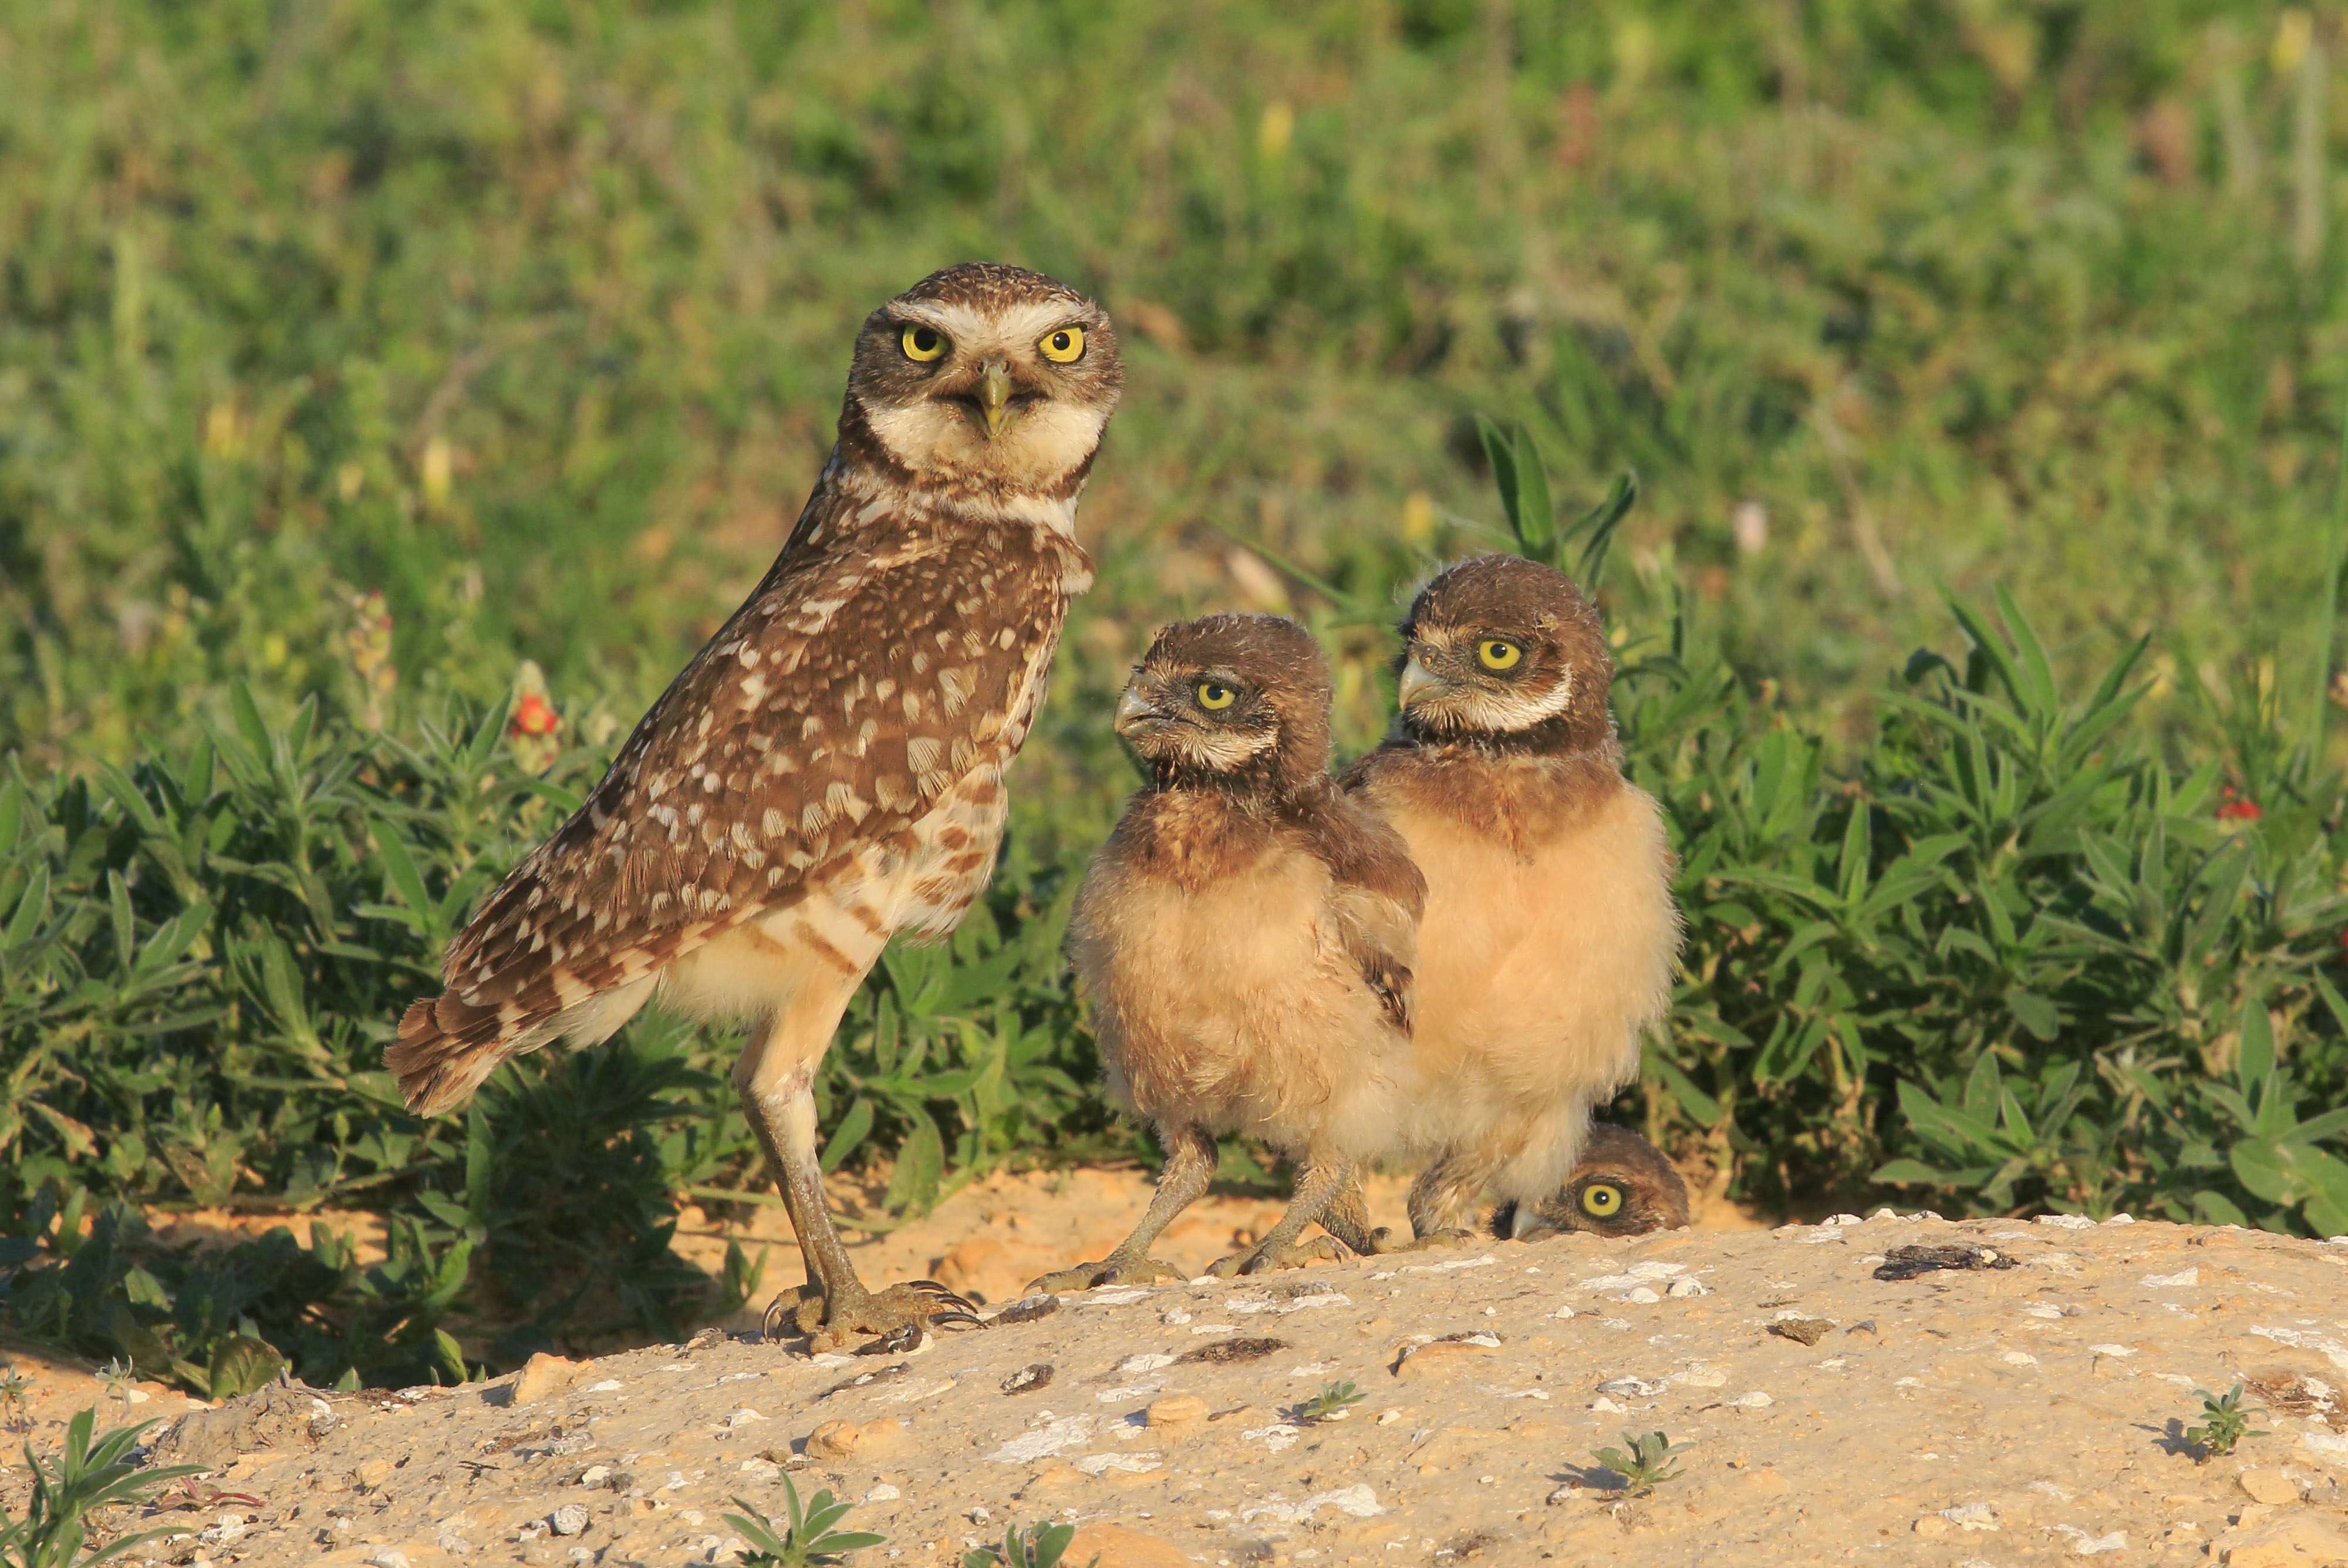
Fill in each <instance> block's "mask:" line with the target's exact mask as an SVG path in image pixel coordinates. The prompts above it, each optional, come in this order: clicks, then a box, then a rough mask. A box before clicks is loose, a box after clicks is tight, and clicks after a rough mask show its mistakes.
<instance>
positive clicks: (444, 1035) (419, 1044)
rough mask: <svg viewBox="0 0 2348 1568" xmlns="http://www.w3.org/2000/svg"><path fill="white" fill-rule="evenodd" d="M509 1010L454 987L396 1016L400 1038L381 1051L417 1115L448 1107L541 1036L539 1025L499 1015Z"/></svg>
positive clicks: (428, 1113)
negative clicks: (477, 1000)
mask: <svg viewBox="0 0 2348 1568" xmlns="http://www.w3.org/2000/svg"><path fill="white" fill-rule="evenodd" d="M506 1012H510V1008H507V1009H500V1008H498V1007H494V1006H489V1007H484V1006H476V1005H474V1004H473V1003H470V1002H468V1001H466V1000H465V999H464V998H463V997H461V996H459V995H457V994H456V993H455V992H453V991H451V992H448V993H447V994H446V995H439V996H427V997H424V998H423V999H422V1000H420V1001H417V1002H415V1003H413V1004H411V1005H410V1006H409V1007H408V1009H407V1014H406V1016H403V1017H402V1018H401V1019H400V1020H399V1038H398V1039H397V1040H396V1042H394V1043H393V1044H392V1045H391V1047H389V1048H388V1049H386V1051H385V1052H384V1053H383V1063H384V1066H386V1067H387V1068H390V1069H391V1070H392V1073H393V1075H394V1076H395V1077H396V1078H398V1079H399V1092H400V1093H401V1094H402V1095H403V1096H405V1097H406V1098H407V1109H410V1110H412V1111H415V1112H416V1113H417V1115H419V1116H438V1115H439V1114H440V1113H441V1112H442V1111H444V1110H448V1109H451V1108H453V1107H455V1106H457V1105H458V1104H460V1103H461V1102H462V1101H463V1100H464V1099H466V1098H467V1097H468V1096H469V1095H470V1094H471V1093H472V1092H473V1091H474V1090H475V1089H476V1088H479V1087H480V1084H481V1080H482V1079H483V1078H488V1077H489V1074H491V1073H492V1072H495V1071H496V1070H497V1068H498V1064H499V1063H500V1062H502V1061H504V1060H505V1059H506V1058H507V1057H510V1056H512V1055H514V1054H515V1053H516V1052H518V1051H524V1050H528V1049H529V1048H530V1047H531V1046H533V1045H536V1044H539V1043H540V1042H541V1040H542V1039H543V1037H544V1031H543V1026H542V1025H541V1026H540V1027H538V1028H532V1027H530V1026H529V1025H528V1024H527V1023H525V1022H524V1021H522V1020H520V1019H516V1018H512V1017H510V1016H503V1015H504V1014H505V1013H506ZM534 1037H535V1038H534Z"/></svg>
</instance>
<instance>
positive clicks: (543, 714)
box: [506, 692, 562, 735]
mask: <svg viewBox="0 0 2348 1568" xmlns="http://www.w3.org/2000/svg"><path fill="white" fill-rule="evenodd" d="M561 727H562V716H561V714H559V713H557V712H555V711H554V708H553V707H552V705H551V704H550V703H548V701H547V700H546V699H545V698H544V697H542V696H539V695H538V694H537V693H536V692H524V693H523V694H522V698H521V701H520V702H518V703H516V704H515V705H514V713H513V717H512V719H511V720H510V721H509V722H508V723H507V725H506V733H507V734H508V735H552V734H553V733H554V732H555V731H556V730H557V729H559V728H561Z"/></svg>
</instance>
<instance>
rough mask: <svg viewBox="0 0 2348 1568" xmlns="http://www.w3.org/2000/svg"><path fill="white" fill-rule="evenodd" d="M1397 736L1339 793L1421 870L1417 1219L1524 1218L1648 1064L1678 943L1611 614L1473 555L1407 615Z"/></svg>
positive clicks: (1500, 560) (1551, 582)
mask: <svg viewBox="0 0 2348 1568" xmlns="http://www.w3.org/2000/svg"><path fill="white" fill-rule="evenodd" d="M1402 635H1403V640H1404V643H1405V645H1406V647H1405V653H1404V657H1403V665H1402V680H1401V706H1402V713H1401V718H1400V723H1399V726H1398V733H1397V735H1396V736H1395V738H1392V739H1390V740H1388V741H1387V742H1385V744H1384V745H1382V746H1380V747H1379V748H1377V749H1375V750H1374V751H1372V752H1370V753H1369V754H1368V755H1367V756H1365V757H1364V758H1362V759H1361V760H1360V761H1359V762H1357V763H1355V764H1354V767H1353V768H1352V769H1349V770H1348V772H1347V774H1346V777H1345V787H1346V789H1348V791H1349V792H1350V793H1352V794H1353V795H1354V798H1355V799H1359V800H1361V801H1363V802H1364V803H1365V804H1367V805H1368V806H1370V807H1371V808H1373V809H1374V810H1375V811H1376V812H1377V813H1378V815H1379V816H1380V817H1381V818H1383V819H1384V820H1385V821H1387V822H1389V823H1391V824H1392V825H1393V826H1394V827H1395V829H1396V830H1399V831H1400V832H1401V834H1402V836H1403V838H1404V839H1405V840H1406V841H1407V842H1408V844H1409V846H1410V852H1411V858H1412V859H1413V860H1414V861H1416V863H1417V866H1418V869H1419V870H1420V872H1422V873H1423V874H1424V875H1425V876H1426V884H1427V902H1426V915H1425V918H1424V921H1423V922H1422V923H1421V926H1420V932H1419V945H1418V962H1417V964H1416V965H1415V966H1414V969H1415V972H1416V975H1417V980H1418V985H1417V995H1416V1006H1417V1029H1416V1057H1415V1060H1416V1064H1417V1066H1418V1068H1419V1071H1420V1073H1421V1075H1422V1090H1421V1092H1420V1093H1418V1094H1416V1096H1414V1097H1413V1099H1412V1102H1411V1111H1412V1115H1411V1116H1410V1118H1409V1119H1408V1120H1407V1122H1406V1127H1405V1134H1406V1141H1407V1142H1408V1143H1409V1144H1410V1145H1412V1146H1414V1147H1416V1149H1418V1150H1423V1151H1425V1152H1426V1153H1427V1154H1428V1155H1429V1156H1430V1157H1431V1162H1430V1163H1429V1164H1428V1165H1427V1167H1426V1170H1425V1171H1423V1173H1422V1174H1421V1175H1420V1177H1419V1179H1418V1181H1417V1182H1416V1184H1415V1185H1414V1186H1413V1187H1412V1189H1411V1194H1410V1200H1409V1206H1410V1219H1411V1227H1412V1230H1413V1231H1414V1232H1415V1233H1416V1237H1417V1238H1418V1240H1419V1241H1420V1242H1421V1243H1424V1242H1426V1240H1428V1239H1429V1238H1431V1237H1435V1236H1437V1235H1438V1234H1444V1235H1447V1236H1451V1237H1455V1238H1456V1237H1457V1236H1459V1235H1460V1234H1461V1233H1458V1232H1456V1231H1453V1230H1451V1229H1450V1227H1454V1226H1457V1225H1458V1224H1459V1223H1460V1217H1461V1215H1462V1214H1463V1212H1466V1211H1468V1210H1469V1209H1471V1208H1472V1206H1473V1205H1474V1204H1475V1203H1476V1202H1477V1200H1478V1197H1479V1195H1481V1194H1483V1193H1485V1192H1486V1191H1489V1192H1490V1193H1491V1194H1492V1195H1493V1196H1495V1197H1497V1198H1498V1200H1499V1201H1500V1202H1503V1203H1509V1202H1513V1203H1515V1204H1516V1205H1517V1208H1516V1209H1515V1211H1514V1212H1515V1214H1516V1215H1517V1216H1518V1219H1517V1224H1518V1225H1519V1227H1520V1228H1523V1227H1529V1226H1530V1225H1531V1224H1532V1223H1533V1217H1534V1214H1535V1212H1536V1208H1537V1206H1538V1205H1539V1204H1540V1203H1542V1202H1547V1201H1550V1200H1552V1199H1554V1198H1555V1197H1556V1196H1557V1194H1558V1192H1559V1191H1560V1188H1561V1187H1562V1186H1563V1184H1564V1183H1565V1181H1566V1180H1567V1178H1568V1175H1569V1173H1570V1172H1571V1171H1572V1170H1573V1167H1574V1161H1575V1159H1576V1157H1577V1155H1578V1154H1579V1153H1580V1151H1581V1143H1582V1139H1583V1137H1584V1135H1585V1133H1586V1131H1587V1130H1588V1127H1589V1123H1590V1110H1591V1106H1593V1105H1596V1104H1601V1103H1603V1102H1604V1101H1605V1100H1606V1099H1608V1098H1609V1097H1611V1096H1612V1094H1613V1093H1614V1091H1615V1089H1616V1088H1618V1087H1620V1086H1621V1085H1622V1084H1624V1083H1627V1082H1629V1081H1631V1080H1632V1078H1635V1077H1636V1076H1637V1074H1638V1070H1639V1044H1640V1037H1641V1035H1642V1034H1643V1032H1644V1031H1645V1030H1646V1029H1647V1028H1648V1027H1649V1026H1652V1025H1653V1024H1654V1023H1655V1022H1656V1021H1657V1020H1659V1019H1660V1018H1661V1017H1662V1016H1663V1011H1664V1008H1665V1005H1666V1002H1667V1000H1668V997H1669V995H1670V987H1671V979H1672V970H1673V962H1674V960H1675V958H1676V956H1677V954H1678V952H1679V944H1680V916H1679V911H1678V909H1677V907H1676V906H1675V905H1674V904H1673V902H1672V891H1671V884H1672V872H1673V861H1672V854H1671V850H1670V848H1669V846H1668V844H1667V843H1666V841H1665V839H1664V834H1663V814H1662V812H1661V810H1659V809H1658V808H1657V807H1656V804H1655V802H1654V800H1653V798H1652V797H1650V796H1649V795H1648V794H1647V793H1646V792H1645V791H1643V790H1642V789H1638V788H1636V787H1635V786H1633V785H1632V784H1631V783H1630V782H1629V781H1628V780H1626V779H1624V778H1623V777H1622V768H1621V760H1622V750H1621V748H1620V746H1619V745H1618V744H1617V742H1616V739H1615V735H1614V719H1613V714H1612V710H1611V709H1610V708H1609V707H1608V706H1607V687H1608V686H1609V685H1610V684H1611V682H1612V679H1613V661H1612V657H1611V656H1610V655H1608V652H1607V647H1606V637H1605V632H1604V629H1603V627H1602V626H1601V624H1600V623H1599V618H1598V612H1597V609H1596V607H1595V606H1594V605H1592V604H1591V603H1590V601H1589V600H1588V599H1587V598H1585V597H1584V596H1583V595H1582V593H1581V590H1580V589H1578V588H1576V587H1575V586H1574V585H1573V583H1572V582H1571V581H1570V580H1569V579H1568V578H1567V577H1566V576H1565V575H1564V573H1560V572H1557V571H1555V570H1553V569H1551V568H1550V567H1547V566H1542V565H1539V564H1537V563H1535V562H1529V561H1525V560H1520V559H1519V558H1518V557H1515V556H1509V555H1495V556H1487V557H1483V558H1481V559H1478V560H1474V561H1469V562H1464V563H1462V564H1460V565H1457V566H1455V567H1452V568H1451V569H1450V570H1448V571H1447V572H1445V573H1442V574H1441V575H1439V576H1437V578H1436V579H1435V580H1434V581H1433V582H1431V583H1428V584H1427V585H1426V588H1424V589H1423V590H1421V591H1420V593H1419V594H1418V596H1417V598H1416V600H1415V601H1414V602H1413V603H1412V605H1411V609H1410V614H1409V616H1408V618H1407V619H1406V621H1405V622H1404V623H1403V625H1402Z"/></svg>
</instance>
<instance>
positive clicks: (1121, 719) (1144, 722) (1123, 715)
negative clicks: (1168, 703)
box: [1116, 686, 1159, 736]
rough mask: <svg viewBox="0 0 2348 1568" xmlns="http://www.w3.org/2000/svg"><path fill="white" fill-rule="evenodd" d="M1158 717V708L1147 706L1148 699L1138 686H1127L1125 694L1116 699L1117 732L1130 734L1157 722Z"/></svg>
mask: <svg viewBox="0 0 2348 1568" xmlns="http://www.w3.org/2000/svg"><path fill="white" fill-rule="evenodd" d="M1158 719H1159V712H1158V710H1157V709H1156V708H1154V707H1150V706H1149V699H1148V697H1146V696H1142V695H1141V692H1140V691H1139V689H1138V688H1137V687H1134V686H1128V687H1126V688H1125V695H1124V696H1121V697H1119V698H1118V699H1117V720H1116V723H1117V733H1118V734H1119V735H1125V736H1130V735H1132V734H1133V733H1134V732H1135V731H1137V730H1141V729H1147V728H1148V727H1150V726H1151V725H1153V724H1155V723H1157V722H1158Z"/></svg>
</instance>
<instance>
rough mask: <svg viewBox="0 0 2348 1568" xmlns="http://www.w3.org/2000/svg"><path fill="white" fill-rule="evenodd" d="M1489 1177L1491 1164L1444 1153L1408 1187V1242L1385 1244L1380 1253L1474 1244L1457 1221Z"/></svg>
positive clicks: (1456, 1152) (1473, 1236)
mask: <svg viewBox="0 0 2348 1568" xmlns="http://www.w3.org/2000/svg"><path fill="white" fill-rule="evenodd" d="M1491 1174H1492V1165H1491V1162H1490V1161H1488V1160H1487V1159H1483V1158H1479V1157H1478V1156H1477V1155H1474V1154H1471V1153H1468V1151H1466V1150H1457V1149H1452V1150H1445V1151H1444V1152H1443V1153H1442V1154H1440V1155H1438V1156H1437V1157H1436V1160H1435V1162H1434V1163H1433V1164H1431V1165H1429V1166H1428V1167H1427V1168H1426V1170H1424V1171H1420V1172H1419V1173H1418V1180H1417V1181H1413V1182H1412V1183H1411V1184H1410V1197H1409V1198H1408V1199H1407V1200H1406V1205H1405V1206H1406V1208H1407V1209H1408V1210H1409V1212H1410V1230H1411V1240H1410V1241H1408V1242H1405V1243H1396V1242H1385V1243H1384V1244H1382V1245H1381V1246H1380V1247H1379V1249H1378V1250H1379V1251H1380V1252H1386V1253H1408V1252H1418V1251H1420V1250H1422V1249H1424V1248H1426V1247H1456V1246H1461V1245H1464V1244H1466V1243H1469V1242H1473V1241H1475V1240H1476V1239H1477V1238H1476V1233H1475V1232H1474V1231H1473V1230H1472V1229H1468V1228H1467V1227H1465V1226H1463V1225H1461V1224H1460V1222H1459V1221H1460V1217H1461V1215H1462V1213H1463V1212H1464V1211H1466V1210H1468V1208H1470V1207H1471V1206H1473V1204H1474V1203H1475V1202H1476V1199H1477V1197H1478V1194H1480V1193H1481V1192H1482V1191H1484V1183H1485V1182H1486V1181H1488V1180H1489V1179H1490V1177H1491Z"/></svg>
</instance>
